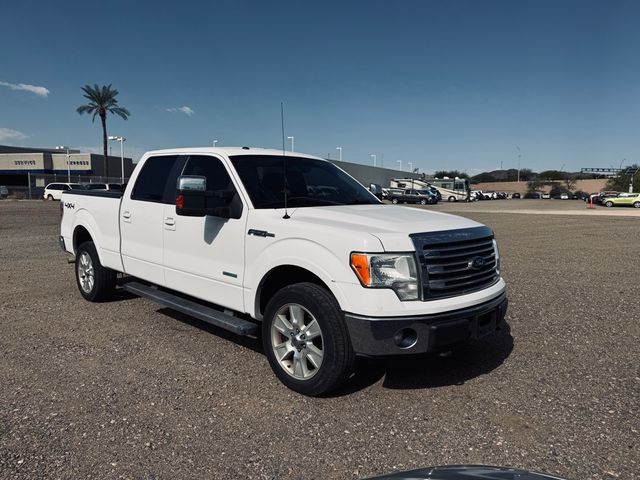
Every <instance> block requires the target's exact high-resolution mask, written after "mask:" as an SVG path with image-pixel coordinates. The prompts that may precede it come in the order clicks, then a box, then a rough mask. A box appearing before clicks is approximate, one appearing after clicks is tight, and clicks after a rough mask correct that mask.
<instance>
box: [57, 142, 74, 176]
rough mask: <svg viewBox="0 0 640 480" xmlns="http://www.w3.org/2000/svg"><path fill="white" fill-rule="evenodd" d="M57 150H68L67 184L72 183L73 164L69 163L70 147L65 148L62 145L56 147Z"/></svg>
mask: <svg viewBox="0 0 640 480" xmlns="http://www.w3.org/2000/svg"><path fill="white" fill-rule="evenodd" d="M56 150H66V151H67V182H68V183H71V162H70V161H69V147H65V146H64V145H60V146H58V147H56Z"/></svg>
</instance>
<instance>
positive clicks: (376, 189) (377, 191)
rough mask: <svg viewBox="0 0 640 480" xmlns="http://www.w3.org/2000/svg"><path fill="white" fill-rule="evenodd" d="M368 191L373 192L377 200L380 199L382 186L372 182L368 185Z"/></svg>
mask: <svg viewBox="0 0 640 480" xmlns="http://www.w3.org/2000/svg"><path fill="white" fill-rule="evenodd" d="M369 191H370V192H371V193H373V194H374V195H375V196H376V197H378V199H379V200H382V187H381V186H380V185H378V184H377V183H372V184H370V185H369Z"/></svg>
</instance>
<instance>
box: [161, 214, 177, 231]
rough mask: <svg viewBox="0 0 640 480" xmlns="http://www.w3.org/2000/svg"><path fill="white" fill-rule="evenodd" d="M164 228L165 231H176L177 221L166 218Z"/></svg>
mask: <svg viewBox="0 0 640 480" xmlns="http://www.w3.org/2000/svg"><path fill="white" fill-rule="evenodd" d="M164 228H165V230H175V229H176V221H175V219H174V218H173V217H164Z"/></svg>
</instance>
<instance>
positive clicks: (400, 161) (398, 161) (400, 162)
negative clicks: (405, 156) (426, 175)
mask: <svg viewBox="0 0 640 480" xmlns="http://www.w3.org/2000/svg"><path fill="white" fill-rule="evenodd" d="M396 162H397V163H399V164H400V170H402V160H396Z"/></svg>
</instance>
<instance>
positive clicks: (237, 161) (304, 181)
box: [231, 155, 380, 208]
mask: <svg viewBox="0 0 640 480" xmlns="http://www.w3.org/2000/svg"><path fill="white" fill-rule="evenodd" d="M286 158H287V174H286V191H287V206H288V207H291V208H297V207H319V206H327V205H362V204H375V203H380V201H379V200H378V199H377V198H376V197H374V196H373V195H372V194H371V193H370V192H369V191H368V190H367V189H366V188H364V187H363V186H362V185H361V184H359V183H358V182H357V181H355V180H354V179H353V178H351V177H350V176H349V175H347V174H346V173H344V172H343V171H342V170H340V169H339V168H338V167H336V166H335V165H334V164H332V163H330V162H327V161H325V160H316V159H312V158H302V157H286ZM283 160H284V157H281V156H278V155H235V156H232V157H231V162H232V163H233V166H234V167H235V169H236V171H237V172H238V174H239V175H240V179H241V180H242V183H243V184H244V186H245V188H246V189H247V192H248V193H249V197H251V202H252V203H253V205H254V207H255V208H284V193H285V175H284V161H283Z"/></svg>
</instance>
